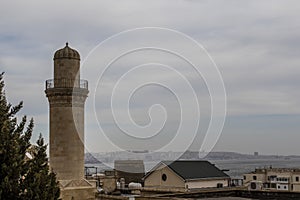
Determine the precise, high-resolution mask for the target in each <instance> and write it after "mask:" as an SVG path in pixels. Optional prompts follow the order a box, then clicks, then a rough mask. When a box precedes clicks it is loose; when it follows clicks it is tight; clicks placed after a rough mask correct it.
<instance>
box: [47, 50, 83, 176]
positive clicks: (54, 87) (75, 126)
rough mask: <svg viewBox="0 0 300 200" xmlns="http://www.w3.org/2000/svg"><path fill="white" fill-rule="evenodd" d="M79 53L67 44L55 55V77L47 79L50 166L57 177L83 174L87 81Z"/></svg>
mask: <svg viewBox="0 0 300 200" xmlns="http://www.w3.org/2000/svg"><path fill="white" fill-rule="evenodd" d="M79 71H80V57H79V54H78V52H77V51H75V50H73V49H71V48H70V47H68V46H66V47H65V48H63V49H60V50H58V51H57V52H56V53H55V55H54V79H53V80H48V81H46V90H45V92H46V96H47V98H48V100H49V112H50V113H49V120H50V167H51V169H53V171H54V172H55V173H56V174H57V178H58V180H80V179H83V178H84V104H85V100H86V98H87V94H88V88H87V81H83V80H80V73H79Z"/></svg>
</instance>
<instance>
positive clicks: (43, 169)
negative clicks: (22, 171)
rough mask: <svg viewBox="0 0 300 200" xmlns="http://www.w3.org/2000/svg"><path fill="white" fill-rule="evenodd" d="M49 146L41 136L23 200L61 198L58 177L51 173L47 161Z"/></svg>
mask: <svg viewBox="0 0 300 200" xmlns="http://www.w3.org/2000/svg"><path fill="white" fill-rule="evenodd" d="M46 150H47V145H45V144H44V139H43V138H42V135H40V137H39V139H38V140H37V146H35V148H34V150H33V159H31V160H30V161H28V162H29V170H28V173H27V174H26V176H25V179H24V186H25V187H24V188H26V190H25V193H24V194H23V196H22V199H28V200H42V199H48V200H54V199H58V198H59V194H60V190H59V187H58V182H57V181H56V176H55V174H54V173H53V172H50V173H49V166H48V159H47V154H46Z"/></svg>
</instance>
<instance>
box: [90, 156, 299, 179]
mask: <svg viewBox="0 0 300 200" xmlns="http://www.w3.org/2000/svg"><path fill="white" fill-rule="evenodd" d="M208 161H209V162H211V163H213V164H215V165H216V166H217V167H218V168H219V169H221V170H224V171H225V173H227V174H228V175H229V176H231V177H232V178H242V177H243V174H245V173H249V172H252V171H254V170H255V169H256V168H267V167H273V168H300V158H290V159H287V158H272V159H262V158H260V159H236V160H235V159H230V160H208ZM159 162H160V161H146V162H144V165H145V170H146V172H148V171H150V170H151V169H152V168H153V167H154V166H155V165H157V164H158V163H159ZM85 166H86V167H87V173H88V174H93V173H95V172H96V170H95V168H97V172H98V173H99V172H103V171H105V170H109V169H113V163H96V164H85ZM91 167H95V168H91Z"/></svg>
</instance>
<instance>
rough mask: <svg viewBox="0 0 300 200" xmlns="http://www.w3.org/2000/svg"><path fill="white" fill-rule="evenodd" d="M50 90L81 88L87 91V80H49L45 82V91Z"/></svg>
mask: <svg viewBox="0 0 300 200" xmlns="http://www.w3.org/2000/svg"><path fill="white" fill-rule="evenodd" d="M50 88H81V89H88V81H87V80H82V79H80V80H73V79H49V80H46V89H50Z"/></svg>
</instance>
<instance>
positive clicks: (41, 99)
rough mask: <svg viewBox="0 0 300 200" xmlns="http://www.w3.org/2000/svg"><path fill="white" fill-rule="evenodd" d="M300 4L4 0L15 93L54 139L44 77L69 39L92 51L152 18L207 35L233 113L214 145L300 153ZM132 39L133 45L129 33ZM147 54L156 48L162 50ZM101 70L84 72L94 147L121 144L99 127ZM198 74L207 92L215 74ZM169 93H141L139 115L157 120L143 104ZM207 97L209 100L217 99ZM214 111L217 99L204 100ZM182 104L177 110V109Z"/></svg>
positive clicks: (4, 59)
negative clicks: (206, 77) (206, 79)
mask: <svg viewBox="0 0 300 200" xmlns="http://www.w3.org/2000/svg"><path fill="white" fill-rule="evenodd" d="M299 9H300V2H298V1H296V0H295V1H292V0H290V1H284V0H280V1H259V0H251V1H250V0H248V1H239V0H236V1H232V0H223V1H211V0H210V1H208V0H205V1H201V0H199V1H195V0H177V1H172V0H166V1H140V0H139V1H138V0H136V1H129V0H124V1H89V2H86V1H56V0H55V1H51V2H50V1H47V2H42V3H41V2H39V1H36V0H29V1H25V2H19V1H18V2H17V1H14V0H13V1H9V2H2V4H1V7H0V16H1V19H0V25H1V30H0V46H1V47H0V66H1V71H4V72H5V77H4V78H5V83H6V87H5V90H6V94H7V97H8V100H9V101H10V102H11V103H13V104H16V103H18V102H19V101H21V100H23V101H24V108H23V109H22V114H26V115H27V116H28V117H33V118H34V120H35V129H34V137H33V141H35V140H36V138H37V137H38V134H39V133H40V132H41V133H42V134H43V135H44V137H45V138H46V141H48V132H49V130H48V101H47V98H46V97H45V93H44V89H45V83H44V82H45V80H47V79H50V78H53V54H54V52H55V51H56V50H57V49H59V48H62V47H64V44H65V42H67V41H68V42H69V44H70V46H71V47H72V48H75V49H77V50H78V51H79V53H80V54H81V60H82V61H83V60H84V59H85V58H86V56H87V55H88V54H89V52H90V51H91V50H92V49H93V48H94V47H95V46H96V45H98V44H99V43H100V42H101V41H103V40H105V39H107V38H108V37H110V36H112V35H114V34H117V33H119V32H121V31H124V30H128V29H133V28H137V27H152V26H154V27H164V28H170V29H174V30H178V31H180V32H182V33H184V34H187V35H188V36H190V37H192V38H194V39H195V40H196V41H198V42H199V43H201V44H202V45H203V46H204V47H205V48H206V50H207V51H208V52H209V54H210V55H211V56H212V58H213V59H214V61H215V62H216V63H217V65H218V67H219V71H220V73H221V75H222V77H223V81H224V84H225V88H226V95H227V117H226V121H225V126H224V129H223V132H222V135H221V137H220V139H219V141H218V143H217V145H216V146H215V148H214V151H236V152H243V153H253V152H254V151H258V152H260V153H262V154H263V153H265V154H285V155H286V154H296V155H300V145H299V144H298V141H299V139H300V135H299V130H300V123H299V121H300V107H299V104H300V93H299V92H298V91H299V89H300V88H299V87H300V79H299V75H300V67H299V65H300V60H299V52H300V51H299V50H300V45H299V44H300V37H299V35H300V26H299V25H298V23H297V19H299V18H300V13H299ZM153 39H155V40H158V41H159V39H161V40H164V38H153ZM123 42H124V44H125V45H126V40H125V41H123ZM174 42H175V44H176V41H174ZM171 43H173V41H171ZM128 45H129V44H128ZM117 46H118V44H116V46H115V47H117ZM113 47H114V46H113ZM113 47H112V51H113V50H114V49H113ZM110 50H111V49H110ZM110 50H108V53H107V54H109V52H110ZM143 56H145V55H143ZM143 56H139V55H137V56H136V57H133V58H128V60H124V62H123V63H122V64H123V65H124V66H125V67H126V66H127V65H132V60H134V59H136V60H139V61H144V60H143V59H145V58H144V57H143ZM147 56H148V57H150V58H151V56H153V54H149V55H148V54H147ZM154 56H155V57H157V56H158V57H160V58H163V59H165V60H166V62H170V63H172V62H173V63H174V62H175V63H176V65H180V66H181V67H184V63H180V61H176V60H174V59H173V58H169V57H167V56H166V55H156V54H155V55H154ZM175 67H176V66H175ZM119 72H120V71H119V70H118V69H117V70H112V71H111V72H110V74H109V76H108V77H107V78H108V79H110V78H111V79H113V78H114V77H115V76H116V73H119ZM184 73H186V74H189V73H190V71H188V70H187V71H185V72H184ZM147 75H148V74H144V76H145V77H146V76H147ZM155 75H156V76H157V74H155ZM95 76H97V74H94V71H93V69H90V68H82V70H81V77H82V78H83V79H87V80H89V83H90V88H89V89H90V96H89V98H88V99H87V102H86V113H85V116H86V121H85V122H86V123H85V124H86V126H85V135H86V142H87V147H88V150H90V151H96V150H97V151H98V150H99V151H109V150H112V149H110V147H109V146H107V144H106V143H105V142H104V141H105V140H104V139H103V141H99V140H94V138H95V137H96V136H95V135H97V136H99V134H98V131H99V130H98V128H97V126H98V125H97V123H96V121H95V120H94V110H93V109H94V105H93V98H92V97H93V95H92V92H93V91H94V89H95V88H96V83H95V82H93V81H94V80H95ZM141 76H143V74H142V75H141ZM160 78H161V79H164V78H165V77H164V76H163V77H160ZM191 80H194V79H193V77H192V76H191ZM199 83H200V84H199ZM193 84H194V85H193V86H195V87H196V91H199V93H197V95H199V96H200V97H201V95H200V94H202V92H203V94H206V98H207V95H208V94H207V91H206V88H205V84H204V83H203V82H201V80H198V81H196V82H194V83H193ZM202 86H203V87H202ZM203 88H204V89H203ZM100 89H101V88H100ZM202 90H204V91H202ZM102 91H103V92H104V93H105V92H106V91H105V90H102ZM167 94H168V92H166V91H161V89H157V88H151V87H150V88H148V89H147V90H146V92H144V93H143V92H141V93H137V94H136V96H135V98H136V102H134V103H133V104H132V105H131V106H132V110H133V116H135V118H137V119H138V118H140V117H141V116H142V118H143V117H144V118H145V120H146V122H147V120H148V119H147V116H144V115H145V114H142V115H139V113H140V112H143V113H144V112H145V111H147V109H148V108H149V106H150V105H151V103H156V100H157V99H158V98H161V100H162V101H163V102H164V101H165V102H173V100H172V98H173V97H169V96H168V95H167ZM150 97H151V98H150ZM203 101H204V103H203V107H205V106H204V105H205V103H207V102H208V101H209V100H208V99H205V98H204V100H203ZM99 102H100V100H99ZM141 102H142V103H141ZM166 105H168V106H170V109H169V110H173V109H172V108H173V107H172V106H174V107H176V103H175V104H174V105H173V104H169V103H166ZM103 106H104V107H105V105H103ZM100 108H101V106H100V107H99V109H100ZM145 109H146V110H145ZM99 112H102V110H100V111H99ZM205 112H209V109H208V110H207V111H205V108H204V113H205ZM146 114H147V113H146ZM173 114H174V116H176V112H174V113H173ZM172 120H173V121H176V119H172ZM140 123H141V124H143V120H142V121H141V122H140ZM175 124H176V123H175ZM172 125H174V124H172V123H171V124H170V128H172V127H171V126H172ZM175 127H176V126H175ZM198 140H199V141H200V140H201V137H199V138H198V139H196V141H195V142H194V144H193V145H192V147H191V148H192V149H195V150H199V142H197V141H198ZM178 146H179V147H178V148H179V149H180V148H181V147H180V144H178Z"/></svg>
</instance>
